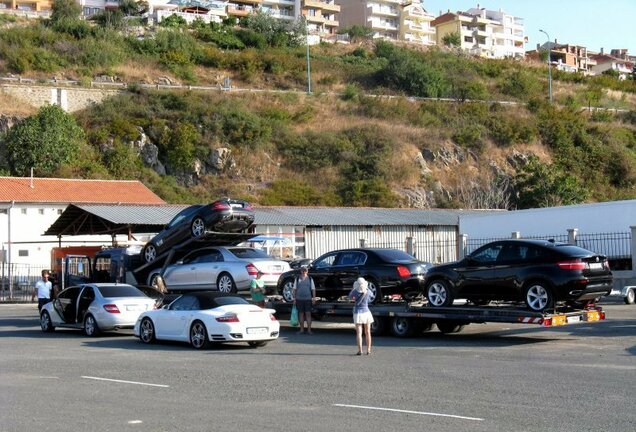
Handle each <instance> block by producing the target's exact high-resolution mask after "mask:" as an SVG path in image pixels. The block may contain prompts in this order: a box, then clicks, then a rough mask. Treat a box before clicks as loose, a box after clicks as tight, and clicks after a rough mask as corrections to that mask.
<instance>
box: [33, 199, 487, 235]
mask: <svg viewBox="0 0 636 432" xmlns="http://www.w3.org/2000/svg"><path fill="white" fill-rule="evenodd" d="M185 207H187V205H133V204H121V205H108V204H71V205H69V206H68V207H67V208H66V210H64V212H63V213H62V214H61V215H60V217H59V218H58V219H57V220H56V221H55V222H54V223H53V225H51V226H50V227H49V228H48V229H47V231H46V232H45V235H83V234H115V233H120V234H125V233H128V232H129V231H130V232H131V233H149V232H158V231H160V230H161V229H162V228H163V226H164V225H165V224H167V223H168V222H170V220H172V218H173V217H174V216H175V215H176V214H177V213H179V212H180V211H181V210H182V209H184V208H185ZM254 213H255V220H254V224H255V225H274V226H276V225H296V226H317V225H318V226H328V225H339V226H376V225H407V226H408V225H423V226H425V225H449V226H457V225H458V223H459V215H461V214H466V213H475V211H466V210H418V209H386V208H358V207H258V208H255V209H254Z"/></svg>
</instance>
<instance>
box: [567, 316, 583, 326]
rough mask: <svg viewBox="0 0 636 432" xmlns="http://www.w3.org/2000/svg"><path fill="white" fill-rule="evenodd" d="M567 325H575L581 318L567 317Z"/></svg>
mask: <svg viewBox="0 0 636 432" xmlns="http://www.w3.org/2000/svg"><path fill="white" fill-rule="evenodd" d="M567 322H568V324H570V323H577V322H581V317H580V316H578V315H577V316H569V317H568V319H567Z"/></svg>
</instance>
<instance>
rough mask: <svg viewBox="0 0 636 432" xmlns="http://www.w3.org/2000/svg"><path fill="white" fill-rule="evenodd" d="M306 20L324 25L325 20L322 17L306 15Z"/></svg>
mask: <svg viewBox="0 0 636 432" xmlns="http://www.w3.org/2000/svg"><path fill="white" fill-rule="evenodd" d="M305 18H306V19H307V21H308V22H310V23H319V24H324V22H325V18H324V17H323V16H322V15H305Z"/></svg>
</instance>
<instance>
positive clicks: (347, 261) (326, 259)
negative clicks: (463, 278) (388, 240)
mask: <svg viewBox="0 0 636 432" xmlns="http://www.w3.org/2000/svg"><path fill="white" fill-rule="evenodd" d="M431 266H432V264H430V263H427V262H424V261H418V260H417V259H415V258H414V257H413V256H411V255H409V254H407V253H406V252H402V251H400V250H397V249H381V248H377V249H376V248H361V249H343V250H338V251H334V252H329V253H326V254H324V255H322V256H321V257H319V258H317V259H316V260H314V261H313V263H312V264H311V265H309V266H308V269H309V276H311V277H312V278H313V280H314V284H315V285H316V295H317V296H318V297H324V298H326V299H327V300H330V301H331V300H335V299H337V298H339V297H342V296H344V295H347V294H349V292H350V291H351V289H352V288H353V283H354V282H355V280H356V279H357V278H358V277H360V276H362V277H364V278H365V279H366V280H367V281H368V282H369V286H368V289H369V292H370V298H369V299H370V302H371V303H377V302H379V301H380V300H381V299H382V297H383V296H385V295H388V294H401V295H402V296H404V297H412V296H415V295H418V294H421V293H422V291H423V290H422V288H423V284H424V278H425V277H426V272H427V270H428V268H430V267H431ZM299 273H300V270H299V269H294V270H291V271H288V272H286V273H283V274H282V275H280V278H279V279H278V292H279V293H281V294H282V296H283V298H284V299H285V301H293V299H294V298H293V286H294V280H295V278H296V277H298V275H299Z"/></svg>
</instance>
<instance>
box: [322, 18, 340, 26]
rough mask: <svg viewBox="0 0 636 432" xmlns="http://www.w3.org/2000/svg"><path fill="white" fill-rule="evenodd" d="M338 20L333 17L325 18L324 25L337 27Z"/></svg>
mask: <svg viewBox="0 0 636 432" xmlns="http://www.w3.org/2000/svg"><path fill="white" fill-rule="evenodd" d="M338 26H340V22H339V21H336V20H333V19H325V27H338Z"/></svg>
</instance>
